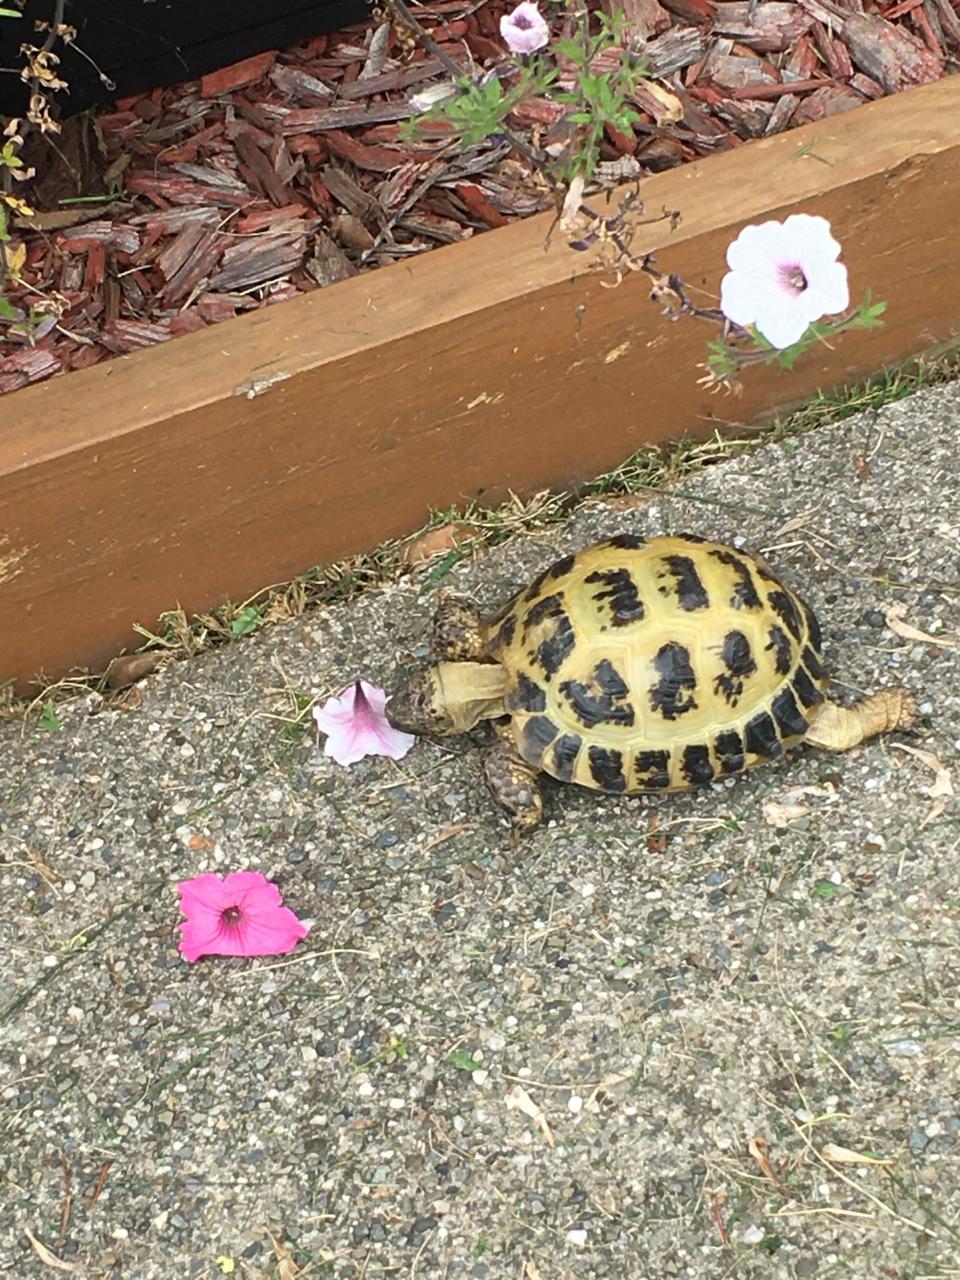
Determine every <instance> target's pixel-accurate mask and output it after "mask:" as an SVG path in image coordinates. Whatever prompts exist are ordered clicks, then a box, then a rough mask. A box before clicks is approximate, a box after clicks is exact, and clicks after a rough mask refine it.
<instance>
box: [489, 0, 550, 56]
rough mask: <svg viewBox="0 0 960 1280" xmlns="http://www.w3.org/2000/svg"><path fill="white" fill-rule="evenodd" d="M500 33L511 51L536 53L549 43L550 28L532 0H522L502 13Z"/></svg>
mask: <svg viewBox="0 0 960 1280" xmlns="http://www.w3.org/2000/svg"><path fill="white" fill-rule="evenodd" d="M500 34H501V36H503V42H504V44H505V45H506V46H507V48H508V49H509V50H510V52H511V53H536V51H537V50H538V49H542V48H543V46H544V45H545V44H549V43H550V28H549V27H548V26H547V24H546V21H545V20H544V17H543V14H542V13H541V12H540V10H539V9H538V8H537V6H536V5H535V4H534V3H533V0H523V3H522V4H518V5H517V7H516V8H515V9H513V10H512V11H511V12H510V13H505V14H504V15H503V17H502V18H501V19H500Z"/></svg>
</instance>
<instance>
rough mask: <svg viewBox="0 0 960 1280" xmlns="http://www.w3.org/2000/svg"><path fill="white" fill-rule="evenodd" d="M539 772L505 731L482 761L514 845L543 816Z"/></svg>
mask: <svg viewBox="0 0 960 1280" xmlns="http://www.w3.org/2000/svg"><path fill="white" fill-rule="evenodd" d="M539 772H540V771H539V769H537V768H535V767H534V766H533V765H531V764H527V762H526V760H524V759H523V758H522V757H521V755H520V753H519V752H518V751H517V748H516V746H515V745H514V742H513V739H512V738H511V737H510V735H509V733H508V732H507V733H501V734H500V735H499V736H498V738H497V740H496V742H495V743H494V744H493V746H492V747H490V749H489V750H488V751H487V754H486V757H485V759H484V762H483V775H484V777H485V778H486V780H487V786H488V787H489V788H490V794H491V795H492V796H493V798H494V800H496V802H497V804H499V805H500V806H501V807H502V808H504V809H506V811H507V813H509V814H510V821H511V823H512V825H513V838H514V842H516V841H517V839H518V838H519V837H520V836H525V835H529V833H530V832H531V831H533V829H534V828H535V827H536V826H538V825H539V823H540V819H541V818H542V817H543V796H542V795H541V794H540V786H539V783H538V781H537V779H538V775H539Z"/></svg>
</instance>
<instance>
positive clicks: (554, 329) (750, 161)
mask: <svg viewBox="0 0 960 1280" xmlns="http://www.w3.org/2000/svg"><path fill="white" fill-rule="evenodd" d="M642 195H643V197H644V199H645V201H646V205H647V209H648V210H649V211H651V212H659V211H660V210H661V209H662V208H664V207H665V208H670V209H677V210H679V211H680V212H681V214H682V217H683V221H682V223H681V225H680V226H679V228H678V229H677V230H676V231H674V232H673V233H671V232H670V231H669V229H668V228H667V227H666V225H665V224H663V223H658V224H655V225H653V226H651V227H650V228H649V236H648V239H647V241H646V242H645V243H644V244H643V245H642V246H641V245H639V243H638V244H637V245H636V246H635V247H636V248H640V247H642V248H644V249H649V250H651V251H654V252H656V253H657V255H658V259H659V262H660V265H661V267H662V268H663V269H665V270H672V271H676V272H678V273H679V274H680V275H681V276H682V277H683V278H684V280H685V281H686V282H687V284H688V286H689V288H690V289H691V290H692V291H693V296H694V297H695V298H699V297H702V298H703V299H704V300H711V299H715V297H716V294H717V290H718V285H719V280H720V276H721V275H722V273H723V270H724V252H725V250H726V246H727V244H728V243H729V241H730V240H731V239H732V237H733V236H734V235H735V234H736V233H737V231H738V230H739V228H740V227H742V226H743V225H744V224H746V223H748V222H756V221H758V220H761V219H763V218H767V217H783V216H785V215H786V214H787V213H790V212H792V211H797V210H803V211H806V212H810V213H818V214H822V215H824V216H825V217H827V218H829V219H830V220H831V222H832V224H833V229H834V232H835V234H836V235H837V237H838V238H839V240H840V241H841V243H842V245H843V247H844V258H845V261H846V262H847V264H848V266H849V269H850V278H851V288H852V292H853V296H854V297H855V298H857V299H859V298H860V297H862V296H863V293H864V291H865V290H866V289H868V288H869V289H871V290H872V291H873V293H874V296H875V297H878V298H883V299H885V300H886V301H887V302H888V303H889V307H888V311H887V316H886V325H885V327H884V328H883V329H881V330H878V331H876V332H873V333H865V334H853V335H848V336H846V337H844V338H843V339H842V340H840V341H839V342H838V343H837V344H836V346H835V349H834V350H830V349H828V348H826V347H824V348H822V349H821V350H819V351H817V352H813V353H810V354H809V355H807V356H806V357H805V358H804V359H803V361H802V362H801V364H800V365H799V366H798V368H797V370H795V371H794V372H793V373H791V374H785V373H780V372H777V371H774V370H768V369H763V368H760V369H754V370H751V371H749V372H748V373H747V374H746V376H745V378H744V393H743V395H742V397H741V398H739V399H737V400H730V399H724V398H718V397H716V396H711V395H709V394H707V393H706V392H705V391H704V389H703V388H702V387H699V386H698V385H697V383H696V378H697V373H698V371H697V369H696V364H697V362H698V361H700V360H702V359H703V357H704V354H705V343H706V341H707V340H708V339H709V338H710V337H712V336H713V331H712V330H710V329H709V328H707V327H705V326H704V325H702V324H700V323H698V322H696V321H692V320H682V321H680V322H677V323H671V322H670V321H668V320H666V319H664V318H663V317H662V315H661V314H660V310H659V308H658V307H656V306H655V305H653V304H652V303H651V302H650V301H649V299H648V296H647V294H648V281H647V280H646V278H645V277H643V276H639V275H631V276H630V277H628V278H627V279H626V280H625V281H624V282H623V284H622V285H621V286H620V287H619V288H613V289H611V288H605V287H603V284H602V283H601V279H600V278H599V277H598V276H597V275H595V274H591V273H590V271H589V261H588V258H589V255H587V254H578V253H575V252H573V251H572V250H569V249H567V248H566V247H565V245H564V244H563V243H562V242H561V238H560V237H559V236H554V238H553V243H552V246H551V247H550V249H549V250H546V249H545V240H546V236H547V231H548V229H549V227H550V223H551V219H550V217H546V216H544V217H538V218H533V219H530V220H528V221H526V222H522V223H518V224H515V225H512V226H510V227H506V228H503V229H501V230H498V231H494V232H490V233H488V234H485V235H483V236H479V237H477V238H476V239H473V240H469V241H467V242H465V243H463V244H459V245H453V246H450V247H448V248H442V249H437V250H434V251H433V252H431V253H429V254H425V255H423V256H422V257H418V258H416V259H414V260H412V261H410V262H406V263H399V264H396V265H393V266H390V267H387V268H385V269H383V270H380V271H376V272H372V273H370V274H366V275H363V276H359V277H355V278H353V279H351V280H347V281H344V282H342V283H339V284H337V285H334V286H333V287H331V288H329V289H325V290H323V291H322V292H317V293H313V294H310V295H308V296H305V297H303V298H298V299H294V300H292V301H289V302H284V303H281V304H279V305H277V306H273V307H269V308H266V309H265V310H261V311H257V312H255V313H253V314H250V315H247V316H244V317H241V318H239V319H236V320H230V321H227V322H226V323H224V324H221V325H218V326H216V327H215V328H211V329H207V330H204V331H201V332H198V333H193V334H190V335H188V336H186V337H183V338H178V339H176V340H175V341H173V342H171V343H169V344H166V345H164V346H159V347H155V348H152V349H149V350H145V351H140V352H136V353H134V354H132V355H128V356H122V357H120V358H118V359H115V360H112V361H110V362H108V363H106V364H101V365H97V366H95V367H94V368H91V369H87V370H84V371H81V372H77V373H71V374H68V375H66V376H64V377H61V378H57V379H54V380H53V381H50V382H47V383H43V384H41V385H38V386H35V387H28V388H24V389H23V390H21V391H17V392H15V393H13V394H12V395H10V396H8V397H7V398H5V399H4V401H3V402H2V409H3V414H2V425H0V511H2V513H3V515H2V526H0V619H2V623H0V627H2V635H0V679H2V678H5V677H10V676H13V677H16V678H17V679H18V680H19V681H20V682H21V684H23V683H24V682H28V681H29V680H30V679H31V678H32V677H34V676H35V675H37V674H38V673H40V672H43V673H44V674H45V675H47V676H59V675H61V674H62V673H64V672H65V671H66V670H68V669H69V668H70V667H72V666H75V665H89V666H92V667H95V668H97V667H101V666H102V665H103V664H104V663H105V662H106V661H107V660H108V659H109V658H110V657H111V656H112V655H113V654H115V653H116V652H118V651H119V649H120V648H121V647H123V646H124V645H131V644H133V643H135V642H136V640H137V637H136V635H135V633H134V632H133V631H132V630H131V627H132V624H133V623H134V622H141V623H144V624H145V625H148V626H149V625H151V624H153V622H154V621H155V619H156V618H157V616H158V614H159V613H160V612H162V611H163V610H164V609H168V608H171V607H173V606H175V605H176V604H178V603H179V604H180V605H182V606H183V608H185V609H186V610H187V611H188V612H194V611H197V610H202V609H207V608H210V607H211V606H214V605H216V604H217V603H219V602H222V601H223V600H224V599H226V598H233V599H240V598H243V597H244V596H246V595H249V594H251V593H252V592H254V591H256V590H257V589H258V588H260V587H262V586H264V585H265V584H268V583H271V582H276V581H282V580H284V579H286V578H289V577H291V576H293V575H295V574H296V573H298V572H301V571H303V570H304V569H306V568H308V567H309V566H311V565H313V564H316V563H320V562H324V561H330V560H333V559H336V558H338V557H341V556H344V555H346V554H348V553H352V552H357V551H362V550H364V549H369V548H371V547H373V546H374V545H376V544H377V543H379V542H381V541H382V540H383V539H385V538H390V537H393V536H396V535H399V534H403V533H405V532H408V531H410V530H412V529H414V528H415V527H416V526H418V525H419V524H420V523H421V522H422V521H423V519H424V518H425V516H426V515H427V513H428V511H429V509H430V508H431V507H442V506H447V505H449V504H451V503H454V502H460V501H466V500H467V499H470V498H473V497H477V496H480V497H482V498H484V499H485V500H487V499H488V500H491V501H494V500H496V499H499V498H502V497H503V496H504V495H505V494H506V492H507V490H508V489H512V490H514V491H515V492H519V493H524V492H529V491H531V490H533V489H535V488H541V487H544V486H552V485H564V484H567V483H569V482H571V481H575V480H578V479H583V478H585V477H587V476H591V475H593V474H595V473H597V472H598V471H601V470H603V469H604V468H606V467H609V466H612V465H613V464H615V463H617V462H618V461H620V460H621V459H623V458H624V457H625V456H626V455H628V454H629V453H630V452H631V451H632V450H634V449H636V448H638V447H639V446H641V445H643V444H646V443H651V442H657V441H663V440H667V439H670V438H671V437H676V436H678V435H679V434H681V433H683V432H685V431H690V430H694V431H704V432H706V431H712V430H713V429H714V427H716V426H717V425H720V424H722V423H723V421H724V419H725V418H731V419H732V418H734V417H736V419H737V420H738V421H739V422H745V421H749V420H750V419H753V418H755V417H756V416H757V415H759V414H761V413H763V412H764V411H766V410H769V409H771V408H773V407H776V406H783V405H784V404H787V403H793V402H796V401H798V400H800V399H802V398H804V397H805V396H807V395H809V394H811V393H812V392H814V391H816V390H817V388H821V387H828V386H835V385H838V384H841V383H844V382H848V381H851V380H855V379H860V378H862V377H864V376H866V375H868V374H870V373H872V372H874V371H876V370H877V369H879V368H881V367H882V366H884V365H886V364H890V363H893V362H896V361H898V360H902V359H904V358H906V357H908V356H910V355H912V354H915V353H917V352H918V351H920V350H922V349H924V348H927V347H929V346H930V345H931V344H933V343H936V342H940V341H944V340H947V339H949V338H950V337H951V336H953V335H954V334H956V333H957V332H958V330H960V254H958V253H957V250H956V227H957V223H958V221H960V77H953V78H950V79H947V80H944V81H941V82H940V83H938V84H935V85H931V86H929V87H927V88H923V89H917V90H913V91H911V92H909V93H905V94H902V95H900V96H898V97H895V98H888V99H884V100H882V101H879V102H876V103H872V104H870V105H867V106H864V107H861V108H859V109H858V110H856V111H853V112H850V113H847V114H845V115H841V116H836V117H833V118H832V119H828V120H824V121H821V122H819V123H817V124H815V125H809V126H806V127H804V128H801V129H798V130H795V131H793V132H791V133H787V134H783V135H780V136H778V137H774V138H769V139H762V140H757V141H754V142H751V143H749V144H748V145H746V146H743V147H739V148H737V149H736V150H735V151H732V152H729V153H727V154H725V155H723V156H718V157H714V158H711V159H707V160H703V161H699V162H697V163H695V164H691V165H687V166H685V167H683V168H680V169H675V170H672V171H671V172H669V173H664V174H660V175H657V176H655V177H652V178H649V179H647V180H646V181H645V182H644V183H643V186H642ZM698 290H702V291H703V292H702V294H700V293H698V292H697V291H698Z"/></svg>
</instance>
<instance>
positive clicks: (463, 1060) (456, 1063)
mask: <svg viewBox="0 0 960 1280" xmlns="http://www.w3.org/2000/svg"><path fill="white" fill-rule="evenodd" d="M447 1061H448V1062H449V1063H450V1065H451V1066H453V1067H456V1068H457V1070H458V1071H482V1070H483V1063H481V1062H477V1061H476V1059H475V1058H471V1057H470V1055H469V1053H467V1051H466V1050H465V1049H455V1050H454V1051H453V1053H451V1054H450V1056H449V1058H447Z"/></svg>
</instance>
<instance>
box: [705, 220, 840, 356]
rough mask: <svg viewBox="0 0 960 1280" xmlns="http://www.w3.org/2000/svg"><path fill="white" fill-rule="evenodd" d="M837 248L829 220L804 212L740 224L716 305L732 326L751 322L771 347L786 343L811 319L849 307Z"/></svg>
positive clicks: (731, 247) (796, 338)
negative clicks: (775, 220)
mask: <svg viewBox="0 0 960 1280" xmlns="http://www.w3.org/2000/svg"><path fill="white" fill-rule="evenodd" d="M840 252H841V250H840V245H839V244H838V243H837V241H836V240H834V238H833V236H832V235H831V234H830V223H829V222H828V221H827V220H826V218H820V217H815V216H813V215H812V214H809V213H793V214H791V215H790V217H789V218H787V219H786V221H785V222H772V221H771V222H761V223H760V225H759V226H749V227H744V229H743V230H742V231H741V232H740V234H739V235H738V236H737V238H736V240H734V241H733V243H732V244H731V245H730V247H729V248H728V249H727V266H729V268H730V271H729V272H728V273H727V274H726V275H725V276H724V277H723V280H722V281H721V283H720V309H721V310H722V311H723V314H724V315H725V316H726V317H727V319H728V320H732V321H733V323H734V324H739V325H744V326H746V325H753V326H754V327H755V328H756V329H757V330H758V332H760V333H761V334H763V336H764V337H765V338H766V340H767V341H768V342H769V343H771V344H772V345H773V346H775V347H778V348H780V349H782V348H784V347H789V346H792V345H793V343H795V342H798V341H799V340H800V338H802V337H803V335H804V333H805V332H806V330H807V328H808V326H809V325H811V324H812V323H813V322H814V321H815V320H819V319H821V317H823V316H831V315H835V314H836V313H837V312H840V311H846V309H847V307H848V306H849V305H850V289H849V286H848V283H847V268H846V267H845V266H844V265H843V263H842V262H838V261H837V259H838V258H839V256H840Z"/></svg>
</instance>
